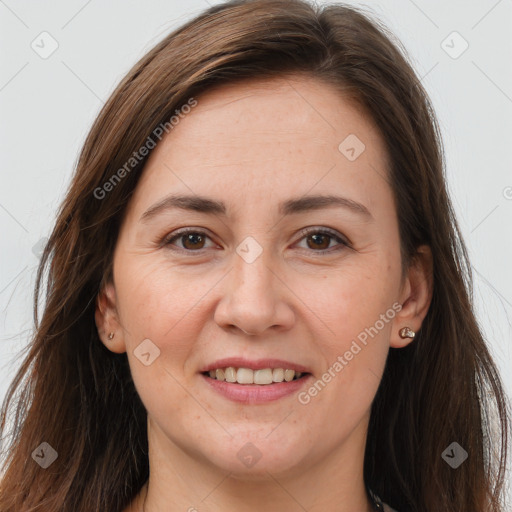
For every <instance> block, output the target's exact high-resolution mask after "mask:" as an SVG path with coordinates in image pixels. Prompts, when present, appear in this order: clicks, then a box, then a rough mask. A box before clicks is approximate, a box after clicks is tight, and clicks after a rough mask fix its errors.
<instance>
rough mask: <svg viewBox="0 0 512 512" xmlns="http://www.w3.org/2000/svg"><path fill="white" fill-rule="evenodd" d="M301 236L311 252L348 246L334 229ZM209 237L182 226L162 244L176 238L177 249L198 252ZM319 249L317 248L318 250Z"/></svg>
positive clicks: (309, 231) (312, 230)
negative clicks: (333, 243)
mask: <svg viewBox="0 0 512 512" xmlns="http://www.w3.org/2000/svg"><path fill="white" fill-rule="evenodd" d="M300 234H301V235H302V238H301V239H300V240H303V239H305V240H306V243H307V245H308V248H309V249H312V250H313V252H317V253H320V254H322V253H325V252H329V253H330V252H334V251H339V250H341V249H343V248H344V247H349V246H350V244H349V242H347V241H346V240H345V239H344V238H342V236H341V235H340V234H339V233H337V232H336V231H333V230H330V229H327V228H321V229H320V228H306V229H303V230H301V231H300ZM206 239H210V237H209V236H208V234H207V233H205V232H204V231H201V230H198V229H194V228H184V229H181V230H179V231H177V232H174V233H171V235H170V236H168V237H166V238H165V239H164V240H163V242H162V245H164V246H168V245H175V243H174V242H175V241H176V240H178V242H179V243H181V244H182V245H181V246H179V245H178V249H179V250H183V251H186V252H199V251H201V250H203V249H205V248H207V247H205V246H204V244H205V240H206ZM332 240H335V241H336V242H338V246H337V247H336V246H335V247H334V248H333V247H329V246H330V245H331V242H332ZM318 249H319V250H318Z"/></svg>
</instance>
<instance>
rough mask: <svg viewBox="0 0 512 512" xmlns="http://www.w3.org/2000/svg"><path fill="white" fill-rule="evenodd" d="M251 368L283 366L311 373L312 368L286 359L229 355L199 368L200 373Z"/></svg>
mask: <svg viewBox="0 0 512 512" xmlns="http://www.w3.org/2000/svg"><path fill="white" fill-rule="evenodd" d="M229 367H234V368H249V369H251V370H263V369H266V368H283V369H284V370H295V371H296V372H300V373H311V372H310V370H309V369H308V368H307V367H306V366H303V365H301V364H298V363H294V362H293V361H286V360H284V359H252V360H251V359H246V358H243V357H227V358H223V359H218V360H217V361H214V362H213V363H209V364H207V365H205V366H204V367H203V368H201V369H200V370H199V372H200V373H205V372H209V371H210V370H217V369H220V368H229Z"/></svg>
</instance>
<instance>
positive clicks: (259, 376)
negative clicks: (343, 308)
mask: <svg viewBox="0 0 512 512" xmlns="http://www.w3.org/2000/svg"><path fill="white" fill-rule="evenodd" d="M208 375H209V376H210V377H211V378H212V379H216V380H221V381H226V382H238V384H263V385H266V384H272V383H273V382H283V381H285V382H290V381H292V380H293V379H294V378H295V379H298V378H299V377H301V376H302V373H301V372H296V371H295V370H289V369H287V370H285V369H283V368H265V369H262V370H251V369H250V368H234V367H233V366H230V367H229V368H217V369H216V370H210V371H209V372H208Z"/></svg>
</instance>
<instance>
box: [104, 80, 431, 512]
mask: <svg viewBox="0 0 512 512" xmlns="http://www.w3.org/2000/svg"><path fill="white" fill-rule="evenodd" d="M197 100H198V105H197V106H196V107H195V108H194V109H193V110H192V112H191V113H190V114H188V115H187V116H183V118H182V119H181V121H180V122H179V124H178V125H177V126H175V127H174V129H173V130H172V131H171V132H170V133H169V134H168V135H166V136H165V137H164V138H163V139H162V141H161V142H160V143H159V144H158V145H157V147H156V148H155V150H154V151H153V152H152V154H151V157H150V159H149V161H148V163H147V165H146V167H145V169H144V173H143V176H142V177H141V181H140V182H139V184H138V185H137V189H136V191H135V194H134V196H133V198H132V199H131V201H130V204H129V205H128V210H127V214H126V217H125V219H124V222H123V224H122V226H121V230H120V235H119V239H118V243H117V246H116V250H115V254H114V272H113V281H112V282H111V283H109V284H107V285H106V286H105V288H104V289H103V290H102V291H101V293H100V294H99V297H98V301H97V310H96V324H97V327H98V332H99V333H100V336H101V338H102V341H103V342H104V343H105V345H106V346H107V347H108V348H109V349H110V350H112V351H113V352H116V353H122V352H127V354H128V359H129V362H130V367H131V371H132V375H133V379H134V382H135V385H136V388H137V391H138V393H139V394H140V396H141V399H142V401H143V403H144V405H145V407H146V409H147V411H148V442H149V461H150V470H151V474H150V478H149V487H146V486H145V487H144V488H143V489H142V490H141V492H140V493H139V495H138V496H137V497H136V498H135V500H134V501H133V502H132V504H131V505H130V507H128V508H127V509H126V510H125V511H124V512H129V511H137V512H138V511H140V510H141V509H142V502H143V500H144V497H145V495H146V491H147V489H148V488H149V491H148V494H147V500H146V503H145V510H146V511H147V512H152V511H162V510H165V511H171V512H173V511H178V510H179V511H186V510H190V511H193V510H194V508H191V507H195V508H196V509H198V510H201V511H211V512H217V511H222V512H226V511H235V510H236V511H238V512H240V511H242V512H244V511H254V510H265V511H269V512H277V511H279V512H281V511H282V510H287V511H288V510H290V511H292V510H297V511H299V510H304V509H307V510H308V511H310V512H315V511H320V510H322V511H332V512H334V511H336V512H353V511H356V510H357V511H371V510H372V507H371V504H370V502H369V500H368V497H367V495H366V492H365V488H364V482H363V457H364V448H365V441H366V435H367V429H368V420H369V413H370V406H371V403H372V400H373V398H374V396H375V393H376V391H377V388H378V385H379V383H380V379H381V376H382V373H383V371H384V366H385V362H386V357H387V354H388V351H389V348H390V347H394V348H400V347H404V346H405V345H407V344H408V343H410V342H411V341H412V340H411V339H410V338H408V339H402V338H401V337H400V336H399V334H398V331H399V330H400V329H401V328H402V327H404V326H409V327H410V328H411V329H413V330H414V331H418V330H419V328H420V327H421V323H422V321H423V319H424V317H425V315H426V313H427V310H428V307H429V304H430V300H431V296H432V294H431V289H432V282H431V278H430V276H431V265H432V257H431V252H430V250H429V248H428V247H421V248H419V250H418V255H417V258H416V260H415V262H414V264H413V265H412V266H411V267H410V268H409V270H408V273H407V275H406V277H405V279H403V280H402V276H401V257H400V250H399V233H398V221H397V217H396V207H395V204H394V199H393V195H392V190H391V188H390V186H389V183H388V181H387V180H386V175H387V170H386V162H387V154H386V150H385V147H384V144H383V141H382V139H381V136H380V134H379V133H378V131H377V130H376V128H375V127H374V126H373V124H372V123H371V121H370V120H369V119H368V118H367V117H366V116H365V115H364V114H363V113H362V110H361V109H360V108H357V106H356V105H355V104H353V103H350V102H349V101H348V100H347V99H345V98H343V97H342V96H340V94H339V92H337V91H335V90H334V89H333V88H331V87H330V86H327V85H325V84H323V83H321V82H319V81H317V80H315V79H314V78H305V77H302V76H290V77H282V78H279V79H273V80H262V81H251V82H245V83H243V84H231V85H227V86H226V85H225V86H223V87H221V88H218V89H214V90H211V91H208V92H207V93H205V94H203V95H201V96H200V97H199V98H197ZM349 134H356V135H357V137H358V138H359V139H360V140H362V141H363V142H364V144H365V146H366V148H365V150H364V151H363V153H362V154H361V155H360V156H359V157H358V158H357V159H356V160H354V161H349V160H348V159H347V158H346V157H345V156H344V155H343V154H342V153H341V152H340V151H339V150H338V146H339V144H340V143H341V142H342V141H343V140H344V139H345V138H346V137H347V136H348V135H349ZM171 193H183V194H193V195H195V194H197V195H201V196H208V197H211V198H213V199H216V200H221V201H224V202H225V203H226V207H227V215H226V216H221V215H211V214H210V215H209V214H205V213H200V212H192V211H185V210H178V209H173V210H167V211H163V212H160V213H159V214H157V215H155V216H154V217H153V218H151V219H147V220H146V221H141V219H140V218H141V216H142V214H143V213H144V212H145V211H146V210H147V209H148V208H150V207H151V206H152V205H154V204H156V203H158V202H159V201H160V200H162V199H163V198H164V197H166V196H167V195H168V194H171ZM312 194H326V195H327V194H336V195H340V196H344V197H347V198H350V199H352V200H354V201H357V202H359V203H362V204H363V205H364V206H365V207H366V208H367V209H368V210H369V211H370V213H371V215H372V218H366V217H364V216H363V215H360V214H358V213H355V212H353V211H351V210H349V209H347V208H343V207H339V206H334V207H332V206H331V207H329V208H325V209H319V210H313V211H309V212H305V213H299V214H294V215H289V216H286V217H283V216H282V215H279V213H278V211H277V205H278V203H280V202H281V201H284V200H287V199H290V198H296V197H301V196H304V195H312ZM184 227H193V228H197V229H198V230H200V231H204V232H206V237H203V238H202V239H199V240H198V239H196V240H193V241H192V243H191V242H190V241H188V243H187V239H183V238H182V237H178V238H176V239H174V241H173V242H172V244H173V245H160V244H159V242H160V241H161V240H162V239H164V238H165V237H166V236H167V235H170V234H172V233H174V232H176V230H177V229H178V228H184ZM306 227H311V228H317V229H316V230H315V229H312V231H311V233H309V235H311V234H317V235H318V231H319V230H320V231H321V228H331V229H332V230H335V231H336V232H337V233H338V234H339V235H341V237H342V238H345V239H348V240H349V241H350V245H349V246H345V245H343V244H341V243H340V242H339V241H337V240H336V239H335V238H334V237H328V236H327V237H326V238H320V239H314V237H313V240H312V239H311V236H307V235H306V236H304V235H303V234H301V233H300V232H299V230H301V229H302V228H306ZM247 236H251V237H253V238H254V239H255V240H256V241H257V242H258V244H259V245H260V247H261V249H262V253H261V255H260V256H259V257H258V258H257V259H256V260H255V261H254V262H252V263H248V262H246V261H245V260H244V259H243V258H241V257H240V256H239V255H238V254H237V252H236V248H237V246H238V245H239V244H240V243H241V242H242V241H243V240H244V239H245V237H247ZM173 248H174V250H173ZM180 248H181V251H180ZM326 248H327V249H328V250H330V251H331V252H327V253H325V254H324V255H321V253H320V251H321V250H322V249H326ZM332 248H339V249H340V250H339V251H333V249H332ZM186 251H188V252H186ZM194 251H195V252H194ZM198 252H200V253H201V254H200V255H197V253H198ZM394 303H398V304H399V305H401V306H402V309H401V310H400V312H399V313H397V314H396V315H395V316H394V318H393V319H392V320H389V321H388V322H387V323H385V326H384V327H383V328H382V329H381V330H379V332H378V334H377V335H375V336H374V337H373V338H369V339H368V343H367V345H366V346H364V347H363V349H362V350H361V351H360V352H358V353H357V355H355V356H354V357H353V359H352V360H351V361H350V362H349V363H348V364H347V366H345V367H344V368H343V370H342V371H340V372H338V373H337V374H336V377H335V378H333V379H332V380H331V381H330V382H329V383H328V384H327V385H326V386H325V387H324V388H323V389H322V390H321V391H320V392H319V393H318V394H317V395H316V396H315V397H313V398H311V400H310V402H309V403H308V404H306V405H304V404H301V403H300V402H299V401H298V399H297V396H296V395H291V396H288V397H285V398H281V399H279V400H277V401H273V402H268V403H265V404H257V405H254V404H252V405H251V404H241V403H235V402H232V401H230V400H228V399H226V398H224V397H223V396H221V395H219V394H217V393H216V392H215V391H213V390H211V389H210V387H209V386H208V385H207V384H206V383H205V382H204V381H203V378H202V376H201V375H200V374H199V373H198V372H199V371H200V369H201V368H202V367H203V366H204V365H206V364H207V363H211V362H214V361H215V360H217V359H219V358H222V357H228V356H244V357H247V358H250V359H258V358H264V357H276V358H281V359H285V360H289V361H293V362H296V363H300V364H303V365H305V366H306V367H307V368H308V369H309V371H310V372H311V373H312V374H313V376H314V377H315V379H314V381H316V380H317V379H319V378H321V376H322V374H324V372H326V371H327V370H328V368H329V367H332V366H333V363H334V362H335V361H336V360H337V358H338V356H340V355H341V356H343V354H344V353H345V352H346V351H347V350H349V348H350V346H351V343H352V341H353V340H355V339H356V338H357V336H358V334H359V333H361V332H362V331H364V329H365V328H368V327H370V326H374V325H375V323H376V321H377V320H379V318H380V315H382V314H385V313H386V311H388V310H389V309H390V308H391V307H392V305H393V304H394ZM109 332H114V333H115V337H114V339H113V340H110V341H109V340H108V339H107V335H108V333H109ZM147 338H149V339H150V340H151V341H152V342H153V343H154V344H155V345H156V346H158V348H159V349H160V356H159V357H158V358H156V359H155V360H154V362H153V363H152V364H150V365H149V366H145V365H144V364H142V363H141V362H140V360H139V359H138V358H137V357H136V356H135V355H134V350H135V349H136V348H137V346H138V345H139V344H140V343H141V341H142V340H144V339H147ZM314 381H313V382H314ZM306 389H307V388H306ZM247 442H251V443H252V444H253V445H255V446H256V448H257V449H258V450H259V452H260V454H261V458H260V459H259V461H258V462H257V463H256V464H255V465H253V466H252V467H246V466H245V465H244V464H242V463H241V461H240V460H239V458H238V457H237V453H238V451H239V450H240V449H241V448H242V447H243V446H244V445H245V444H246V443H247Z"/></svg>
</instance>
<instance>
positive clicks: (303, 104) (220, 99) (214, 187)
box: [134, 77, 386, 203]
mask: <svg viewBox="0 0 512 512" xmlns="http://www.w3.org/2000/svg"><path fill="white" fill-rule="evenodd" d="M195 99H196V101H197V106H195V107H194V108H193V109H192V110H191V111H190V113H188V114H182V115H181V116H180V121H179V123H178V124H177V125H176V126H174V128H172V130H171V131H170V132H169V133H168V134H167V135H165V136H164V137H163V139H162V141H161V142H159V143H158V144H157V146H156V148H155V149H154V150H153V152H152V154H151V156H150V158H149V160H148V161H147V163H146V166H145V169H144V173H143V176H142V178H141V181H140V183H139V185H138V187H137V190H136V194H135V197H134V199H136V200H138V199H141V195H144V196H148V197H147V200H151V199H152V200H154V199H156V198H157V196H158V195H160V196H161V195H162V193H164V192H166V191H167V192H168V191H174V190H178V191H182V192H188V193H197V194H200V193H201V194H202V193H204V192H205V191H208V193H209V195H217V196H218V197H225V196H226V194H231V193H233V192H234V193H235V194H236V195H237V196H238V197H244V198H245V199H250V197H252V198H253V199H258V200H268V199H269V198H270V197H271V196H274V195H276V194H277V193H279V191H280V190H284V189H286V192H287V193H286V195H287V196H288V195H297V194H305V193H306V192H307V191H308V190H309V189H311V188H316V190H315V191H316V192H326V191H329V190H331V189H332V188H333V187H338V188H339V187H340V186H341V187H342V188H343V189H344V191H347V192H352V193H353V194H356V195H359V196H360V197H359V199H360V200H363V199H364V197H362V196H361V191H360V192H359V193H357V191H356V189H357V187H361V186H364V188H368V187H372V186H373V187H374V188H375V187H380V186H382V185H383V184H379V183H373V185H372V181H375V180H377V181H379V180H380V181H382V178H383V176H385V174H386V152H385V150H384V147H383V143H382V140H381V137H380V134H379V133H378V131H377V130H376V128H375V127H374V125H373V123H372V122H371V120H370V119H369V118H368V116H366V115H365V114H364V111H363V110H362V109H361V108H359V107H358V105H357V104H356V103H355V102H353V101H349V100H348V99H347V98H346V97H344V96H343V95H342V94H341V92H339V91H338V90H336V89H335V88H334V87H333V86H330V85H327V84H324V83H322V82H319V81H318V80H316V79H313V78H305V77H287V78H276V79H272V80H261V81H254V80H252V81H245V82H241V83H234V84H226V85H222V86H219V87H216V88H215V89H212V90H209V91H206V92H204V93H203V94H201V95H199V96H198V97H197V98H195ZM347 141H348V142H347ZM350 146H353V147H354V148H355V151H356V153H359V154H356V157H357V158H355V159H353V158H348V157H350V156H351V154H350V153H348V154H347V153H346V150H347V149H349V150H350V149H351V147H350ZM343 151H345V153H344V152H343ZM352 156H353V152H352ZM321 189H322V190H321ZM269 194H270V195H269ZM363 195H364V194H363ZM149 196H151V197H149ZM142 199H144V198H142ZM144 202H145V203H146V202H147V201H144ZM228 203H229V201H228Z"/></svg>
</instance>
